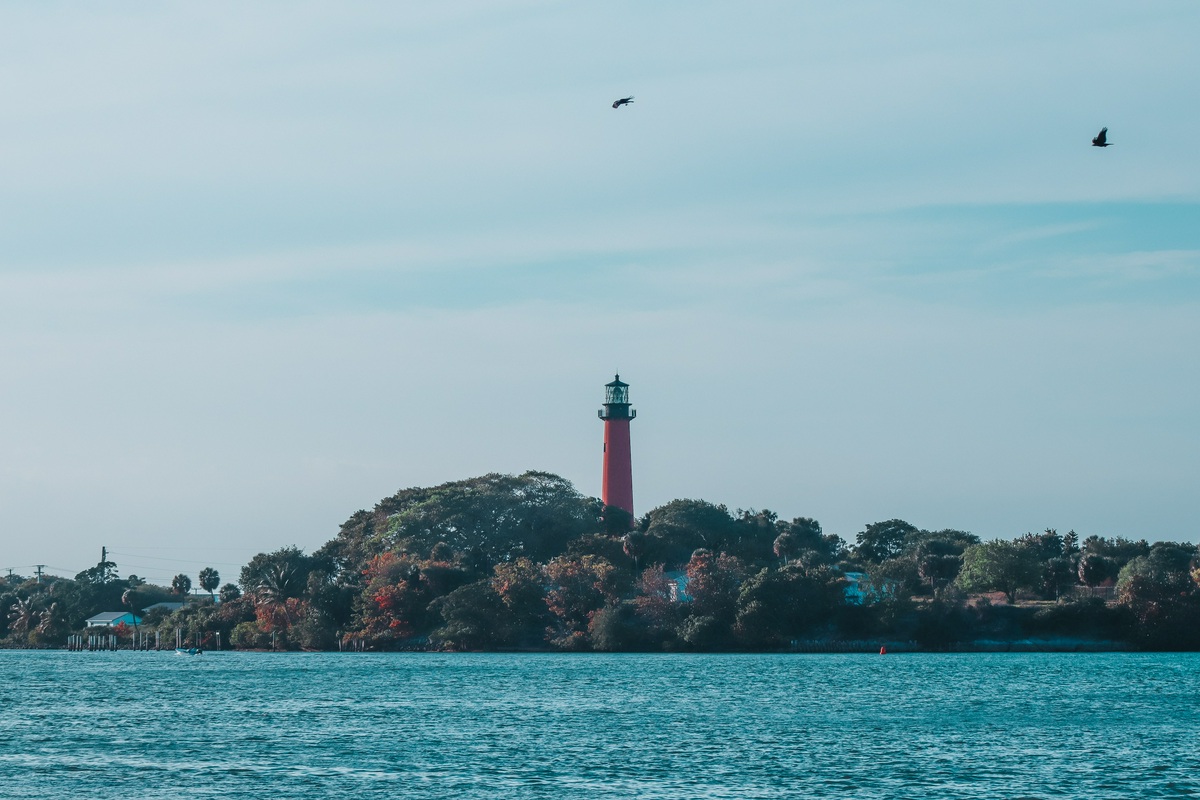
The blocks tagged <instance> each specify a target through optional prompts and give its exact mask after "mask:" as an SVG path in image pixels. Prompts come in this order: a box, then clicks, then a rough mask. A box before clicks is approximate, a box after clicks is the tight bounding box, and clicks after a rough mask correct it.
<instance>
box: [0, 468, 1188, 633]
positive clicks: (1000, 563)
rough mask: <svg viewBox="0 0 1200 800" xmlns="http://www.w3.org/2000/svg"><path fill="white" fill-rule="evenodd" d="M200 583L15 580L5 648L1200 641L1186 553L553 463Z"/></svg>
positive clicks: (429, 498)
mask: <svg viewBox="0 0 1200 800" xmlns="http://www.w3.org/2000/svg"><path fill="white" fill-rule="evenodd" d="M197 578H198V581H199V585H200V587H201V588H202V589H203V590H204V591H205V592H207V593H208V597H207V598H204V597H203V596H200V597H199V598H197V597H196V596H193V595H191V594H190V591H191V588H192V587H191V580H190V578H188V576H186V575H179V576H176V578H175V580H174V581H173V582H172V585H171V586H169V587H164V586H157V585H153V584H149V583H146V582H144V581H141V580H140V579H138V578H137V577H136V576H134V575H130V576H128V577H126V578H120V577H119V576H118V574H117V567H116V564H114V563H112V562H102V563H100V564H98V565H97V566H96V567H93V568H91V569H89V570H85V571H84V572H81V573H79V574H78V575H76V576H75V578H74V579H73V580H72V579H68V578H61V577H54V576H49V577H45V578H43V579H42V581H41V582H40V583H38V582H36V581H34V580H32V579H26V578H22V577H20V576H14V577H10V578H6V579H3V580H0V609H3V610H4V612H5V613H3V614H0V641H3V642H4V643H6V644H8V645H10V646H39V645H40V646H61V644H62V642H63V641H64V639H65V637H66V636H67V634H69V633H77V632H80V631H81V629H82V628H83V626H84V623H85V620H86V619H87V618H89V617H90V616H92V615H94V614H96V613H98V612H101V611H116V610H129V611H134V612H140V610H141V609H143V608H147V607H149V606H152V605H154V604H155V603H162V602H167V603H169V602H170V601H172V600H174V601H177V602H178V601H182V600H184V599H187V600H188V602H186V603H184V604H183V605H182V606H181V607H178V608H171V607H169V606H166V607H160V609H158V610H156V611H152V612H151V613H149V614H147V615H145V617H144V618H143V619H141V620H140V622H139V623H138V628H139V629H138V630H137V631H135V632H136V633H138V634H140V635H143V637H144V635H145V634H146V633H148V632H157V633H158V634H160V636H161V637H162V639H163V640H164V641H169V642H171V643H173V642H174V641H175V636H176V632H180V633H181V634H182V635H183V636H184V637H185V638H186V639H187V640H188V641H189V642H197V641H198V642H201V643H202V644H203V646H209V647H211V646H213V645H214V643H215V642H216V641H217V640H218V638H217V637H218V635H219V641H220V642H221V643H222V646H231V647H235V648H241V649H267V648H280V649H309V650H334V649H338V648H341V647H346V646H353V647H355V648H363V649H375V650H398V649H441V650H497V649H529V650H540V649H557V650H603V651H631V650H636V651H662V650H665V651H688V650H691V651H714V650H787V649H792V648H796V647H802V646H805V645H806V644H811V643H814V642H826V643H829V642H872V641H888V642H896V641H902V642H914V643H915V644H916V645H917V646H919V647H923V648H929V649H938V648H952V647H959V646H966V645H969V644H970V643H973V642H979V641H981V640H987V641H1014V640H1020V639H1033V640H1037V641H1042V642H1046V643H1052V642H1058V643H1059V644H1061V643H1063V642H1092V643H1098V644H1099V645H1100V646H1112V647H1142V648H1156V649H1197V648H1200V625H1197V624H1196V622H1197V620H1200V561H1198V552H1197V547H1196V545H1193V544H1187V543H1174V542H1156V543H1154V544H1150V543H1148V542H1147V541H1145V540H1132V539H1125V538H1111V539H1105V538H1101V537H1097V536H1089V537H1087V538H1084V539H1082V540H1080V538H1079V537H1078V536H1077V535H1076V534H1075V533H1074V532H1073V531H1069V532H1067V533H1066V534H1061V535H1060V534H1059V533H1058V532H1057V531H1056V530H1046V531H1043V532H1041V533H1036V534H1035V533H1027V534H1024V535H1022V536H1020V537H1017V538H1016V539H1014V540H1012V541H1004V540H997V541H988V542H984V541H980V539H979V537H977V536H975V535H973V534H971V533H968V532H965V531H959V530H938V531H927V530H922V529H919V528H917V527H916V526H914V525H911V524H909V523H907V522H905V521H903V520H898V519H892V520H886V521H881V522H875V523H871V524H869V525H866V526H865V527H864V528H863V530H862V531H860V532H859V533H858V534H857V536H856V539H855V542H854V544H852V545H851V544H849V543H847V542H845V541H843V540H842V539H841V538H839V537H838V536H836V535H830V534H826V533H824V531H823V530H822V528H821V525H820V523H819V522H817V521H816V520H814V519H811V518H808V517H797V518H793V519H792V520H790V521H789V520H786V519H781V518H779V517H778V515H777V514H775V513H773V512H771V511H766V510H762V511H756V510H753V509H751V510H741V509H739V510H736V511H730V510H729V509H728V508H727V507H726V506H724V505H716V504H713V503H710V502H707V501H703V500H688V499H681V500H673V501H671V502H669V503H667V504H665V505H662V506H660V507H658V508H656V509H654V510H652V511H650V512H649V513H647V514H646V515H645V516H643V517H641V518H639V519H637V520H633V519H631V518H630V517H629V515H628V514H626V513H625V512H624V511H622V510H621V509H616V508H611V507H605V506H603V504H602V503H601V502H600V501H599V500H597V499H595V498H589V497H586V496H584V495H582V494H580V493H579V492H578V491H576V489H575V488H574V487H573V486H572V485H571V484H570V483H569V482H568V481H566V480H565V479H563V478H561V477H559V476H557V475H553V474H550V473H545V472H526V473H524V474H522V475H517V476H514V475H500V474H490V475H484V476H481V477H477V478H471V479H467V480H461V481H453V482H450V483H445V484H442V485H440V486H435V487H428V488H411V489H405V490H402V491H400V492H397V493H396V494H395V495H393V496H391V497H388V498H385V499H384V500H382V501H381V502H380V503H379V504H378V505H376V507H375V508H374V509H373V510H371V511H366V510H363V511H359V512H357V513H356V514H354V515H353V516H351V517H350V519H348V520H347V521H346V522H345V523H344V524H343V525H342V526H341V528H340V530H339V531H338V533H337V535H336V536H335V537H334V538H333V539H332V540H330V541H329V542H327V543H326V544H325V545H324V546H322V547H321V548H319V549H318V550H316V551H315V552H313V553H311V554H306V553H305V552H303V551H302V550H300V549H299V548H297V547H294V546H291V547H284V548H281V549H279V550H276V551H273V552H270V553H261V554H259V555H257V556H255V557H254V558H253V559H252V560H251V561H250V562H249V563H248V564H246V565H245V566H244V567H243V568H242V569H241V571H240V574H239V575H238V576H237V580H236V582H228V583H225V584H224V585H220V576H219V574H218V573H217V571H216V570H214V569H212V568H207V569H205V570H202V571H201V572H200V573H199V575H198V576H197ZM218 586H219V587H220V588H219V592H218ZM106 632H108V631H106ZM118 633H119V635H122V636H127V635H128V634H129V633H130V631H128V630H124V629H122V630H120V631H119V632H118Z"/></svg>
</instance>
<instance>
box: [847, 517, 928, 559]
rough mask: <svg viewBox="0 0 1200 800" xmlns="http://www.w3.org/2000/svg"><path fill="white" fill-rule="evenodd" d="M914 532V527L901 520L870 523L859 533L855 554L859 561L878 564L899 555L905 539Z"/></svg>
mask: <svg viewBox="0 0 1200 800" xmlns="http://www.w3.org/2000/svg"><path fill="white" fill-rule="evenodd" d="M916 532H917V528H916V526H915V525H910V524H909V523H907V522H905V521H904V520H902V519H889V520H887V521H886V522H872V523H871V524H870V525H868V526H867V527H866V528H864V529H863V530H862V531H860V532H859V534H858V537H857V542H858V545H857V547H856V548H855V552H856V553H857V555H858V557H859V558H860V559H862V560H864V561H868V562H871V563H874V564H879V563H882V562H884V561H886V560H888V559H889V558H895V557H896V556H898V555H900V553H901V552H903V550H904V539H905V537H906V536H908V535H909V534H911V533H916Z"/></svg>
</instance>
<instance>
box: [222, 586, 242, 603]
mask: <svg viewBox="0 0 1200 800" xmlns="http://www.w3.org/2000/svg"><path fill="white" fill-rule="evenodd" d="M241 596H242V590H241V589H239V588H238V587H237V584H234V583H227V584H225V585H224V586H222V587H221V591H220V592H219V593H218V594H217V597H219V598H221V602H222V603H232V602H233V601H234V600H237V599H238V598H239V597H241Z"/></svg>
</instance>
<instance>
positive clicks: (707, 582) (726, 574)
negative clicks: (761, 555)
mask: <svg viewBox="0 0 1200 800" xmlns="http://www.w3.org/2000/svg"><path fill="white" fill-rule="evenodd" d="M687 577H688V583H687V591H688V594H689V595H691V597H692V609H693V610H692V614H693V615H694V616H707V617H712V618H713V619H715V620H717V622H718V623H720V624H722V625H724V626H726V627H728V626H729V625H731V624H732V623H733V620H734V614H735V612H736V609H737V598H738V592H739V590H740V589H741V586H742V581H743V580H744V579H745V577H746V568H745V565H743V564H742V561H741V559H739V558H737V557H736V556H731V555H727V554H725V553H720V554H717V553H714V552H713V551H712V550H708V549H704V548H702V549H700V550H697V551H696V552H694V553H692V558H691V560H689V561H688V565H687Z"/></svg>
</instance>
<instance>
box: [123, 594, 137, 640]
mask: <svg viewBox="0 0 1200 800" xmlns="http://www.w3.org/2000/svg"><path fill="white" fill-rule="evenodd" d="M133 594H134V593H133V589H126V590H125V591H124V592H122V593H121V605H125V606H129V616H131V617H133V640H134V644H135V646H136V644H137V640H138V639H140V638H141V632H140V631H139V630H138V616H137V611H136V610H135V609H134V607H133Z"/></svg>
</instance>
